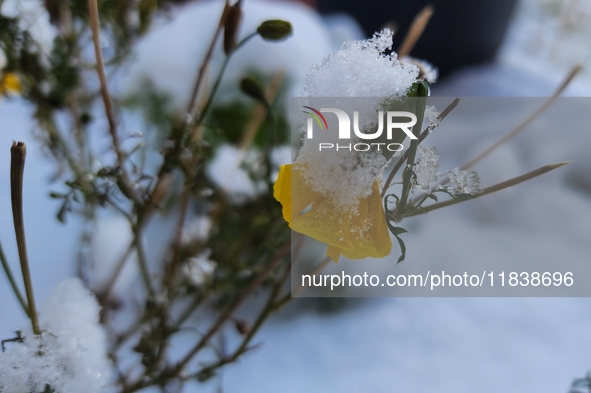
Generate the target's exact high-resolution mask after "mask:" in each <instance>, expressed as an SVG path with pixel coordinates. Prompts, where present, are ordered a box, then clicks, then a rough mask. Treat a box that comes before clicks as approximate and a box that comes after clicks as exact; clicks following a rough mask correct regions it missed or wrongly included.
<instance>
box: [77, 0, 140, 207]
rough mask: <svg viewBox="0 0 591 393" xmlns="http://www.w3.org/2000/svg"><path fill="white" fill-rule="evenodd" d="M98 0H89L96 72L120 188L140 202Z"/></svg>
mask: <svg viewBox="0 0 591 393" xmlns="http://www.w3.org/2000/svg"><path fill="white" fill-rule="evenodd" d="M97 2H98V0H88V11H89V17H90V27H91V30H92V42H93V44H94V54H95V57H96V72H97V75H98V78H99V82H100V84H101V96H102V98H103V103H104V106H105V113H106V115H107V120H108V122H109V133H110V134H111V139H112V141H113V150H114V151H115V154H116V155H117V161H118V162H119V167H120V169H121V173H122V176H123V179H122V180H123V183H122V184H119V188H120V189H121V192H122V193H124V194H125V196H127V197H129V198H130V199H131V200H133V201H135V202H138V203H139V202H141V200H140V198H139V197H138V196H137V193H136V192H135V191H134V187H133V185H132V184H131V182H130V180H129V179H130V178H129V175H128V174H127V171H126V170H125V155H124V154H123V151H122V150H121V141H120V139H119V134H118V132H117V120H116V119H115V111H114V109H113V102H112V100H111V95H110V94H109V88H108V86H107V75H106V73H105V61H104V59H103V50H102V48H101V31H100V22H99V12H98V4H97Z"/></svg>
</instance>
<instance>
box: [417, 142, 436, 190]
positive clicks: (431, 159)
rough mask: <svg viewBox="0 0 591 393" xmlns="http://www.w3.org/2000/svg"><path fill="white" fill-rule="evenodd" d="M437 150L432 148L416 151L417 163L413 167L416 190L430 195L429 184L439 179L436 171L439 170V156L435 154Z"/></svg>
mask: <svg viewBox="0 0 591 393" xmlns="http://www.w3.org/2000/svg"><path fill="white" fill-rule="evenodd" d="M436 151H437V149H436V148H435V147H434V146H431V147H423V146H419V147H418V149H417V153H418V161H417V163H416V164H415V166H414V172H415V176H416V184H415V187H416V189H418V190H420V191H423V192H426V193H430V192H431V190H430V184H431V183H434V182H436V181H437V180H438V179H439V176H438V175H437V171H438V170H439V162H438V161H439V156H438V155H437V154H435V152H436Z"/></svg>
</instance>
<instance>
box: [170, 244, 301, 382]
mask: <svg viewBox="0 0 591 393" xmlns="http://www.w3.org/2000/svg"><path fill="white" fill-rule="evenodd" d="M290 248H291V238H290V239H289V240H288V241H287V242H286V243H285V244H284V245H283V247H282V248H281V249H280V250H279V252H278V253H277V255H275V256H274V257H273V259H272V260H271V262H270V263H269V264H268V265H267V266H266V267H265V269H264V270H263V271H262V272H261V273H260V274H259V275H258V276H257V278H256V279H255V280H254V281H253V282H252V283H251V284H250V285H249V287H248V288H247V289H246V291H244V293H243V294H242V296H241V297H240V299H238V301H236V303H234V304H233V305H232V306H231V307H230V308H229V309H228V310H226V311H225V312H224V313H223V314H222V315H220V317H219V318H218V320H217V321H216V322H215V323H214V324H213V326H212V327H211V328H210V329H209V330H208V331H207V333H205V335H203V337H201V340H199V342H198V343H197V345H195V346H194V347H193V349H191V351H189V353H188V354H187V355H186V356H185V357H184V358H183V359H182V360H181V361H180V362H179V363H178V364H177V365H176V366H175V367H174V370H175V371H180V370H182V369H183V368H184V367H185V366H186V365H187V363H189V361H190V360H191V359H192V358H193V356H195V354H197V352H199V351H200V350H201V349H202V348H203V347H205V345H207V343H208V342H209V340H210V339H211V337H213V335H214V334H215V333H216V332H217V331H218V330H219V328H220V327H222V325H223V324H224V323H225V322H226V321H227V320H228V318H230V317H231V316H232V314H233V313H234V311H236V310H237V309H238V307H240V306H241V305H242V303H244V301H245V300H246V299H247V298H248V297H249V296H250V295H251V294H252V293H253V292H254V290H255V289H256V288H258V286H259V285H260V284H261V283H262V282H263V280H264V279H265V278H266V277H267V276H268V275H269V273H271V271H272V270H273V269H274V268H275V267H276V266H277V265H278V264H279V262H281V260H283V257H284V256H285V255H286V254H287V253H288V252H289V250H290Z"/></svg>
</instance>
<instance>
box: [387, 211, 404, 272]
mask: <svg viewBox="0 0 591 393" xmlns="http://www.w3.org/2000/svg"><path fill="white" fill-rule="evenodd" d="M386 222H387V223H388V229H389V230H390V232H391V233H392V234H393V235H394V236H395V237H396V240H398V244H399V245H400V252H401V255H400V258H398V261H397V262H396V263H400V262H402V261H404V258H406V245H405V244H404V241H403V240H402V239H401V238H400V236H399V235H402V234H403V233H408V231H407V230H406V229H404V228H401V227H395V226H394V225H392V224H391V223H390V221H386Z"/></svg>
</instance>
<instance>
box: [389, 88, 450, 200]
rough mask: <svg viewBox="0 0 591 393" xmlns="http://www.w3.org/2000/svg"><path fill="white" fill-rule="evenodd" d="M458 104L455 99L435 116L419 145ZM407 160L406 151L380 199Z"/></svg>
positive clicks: (391, 172)
mask: <svg viewBox="0 0 591 393" xmlns="http://www.w3.org/2000/svg"><path fill="white" fill-rule="evenodd" d="M459 103H460V99H459V98H456V99H455V100H453V101H452V103H451V104H449V105H448V106H447V107H446V108H445V109H444V110H443V112H441V113H440V114H439V115H437V122H435V123H433V124H429V126H428V127H427V128H425V130H424V131H423V132H421V136H420V137H419V144H421V143H422V142H423V141H424V140H425V138H426V137H427V136H428V135H429V134H430V133H431V131H433V130H434V129H435V128H436V127H437V126H438V125H439V123H440V122H441V120H443V119H445V118H446V117H447V115H449V114H450V112H451V111H452V110H454V108H455V107H456V106H458V104H459ZM407 159H408V151H406V152H405V153H404V155H403V156H402V157H401V158H400V159H399V160H398V161H397V162H396V165H394V168H392V170H391V171H390V174H389V175H388V179H387V180H386V182H385V183H384V187H383V188H382V198H383V197H384V196H385V195H386V192H387V191H388V188H390V184H392V180H394V176H396V173H398V171H399V170H400V168H401V167H402V164H404V163H405V162H406V160H407Z"/></svg>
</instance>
